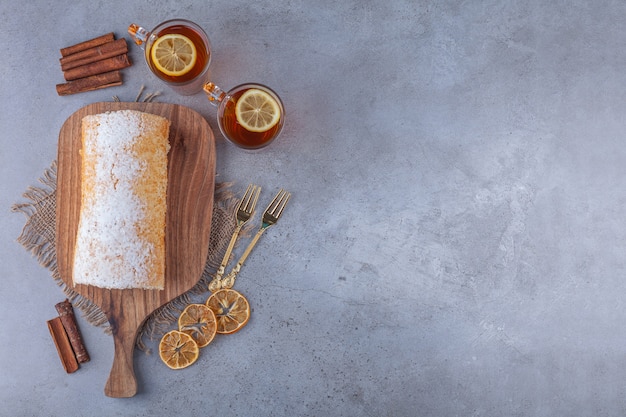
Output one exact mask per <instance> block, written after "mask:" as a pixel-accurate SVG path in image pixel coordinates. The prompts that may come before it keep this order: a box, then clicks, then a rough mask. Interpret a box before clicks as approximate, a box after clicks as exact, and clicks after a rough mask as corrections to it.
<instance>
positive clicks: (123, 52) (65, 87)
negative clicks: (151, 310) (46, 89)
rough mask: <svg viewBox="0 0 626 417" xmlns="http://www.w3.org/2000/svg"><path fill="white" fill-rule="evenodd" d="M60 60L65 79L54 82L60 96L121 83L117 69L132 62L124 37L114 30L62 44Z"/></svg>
mask: <svg viewBox="0 0 626 417" xmlns="http://www.w3.org/2000/svg"><path fill="white" fill-rule="evenodd" d="M59 61H60V63H61V70H62V71H63V76H64V78H65V81H67V82H66V83H63V84H57V86H56V89H57V94H59V95H60V96H66V95H69V94H76V93H82V92H85V91H92V90H98V89H101V88H107V87H113V86H116V85H121V84H122V75H121V73H120V70H121V69H123V68H126V67H129V66H130V65H131V63H130V60H129V59H128V45H127V44H126V39H124V38H121V39H117V40H116V39H115V35H114V34H113V33H107V34H105V35H102V36H98V37H97V38H93V39H90V40H87V41H84V42H81V43H78V44H75V45H71V46H68V47H66V48H62V49H61V58H60V60H59Z"/></svg>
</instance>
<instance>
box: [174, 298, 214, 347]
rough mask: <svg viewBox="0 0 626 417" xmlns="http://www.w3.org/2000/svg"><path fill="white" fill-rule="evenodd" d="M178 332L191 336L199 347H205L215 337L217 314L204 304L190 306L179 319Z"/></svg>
mask: <svg viewBox="0 0 626 417" xmlns="http://www.w3.org/2000/svg"><path fill="white" fill-rule="evenodd" d="M178 330H180V331H181V332H183V333H187V334H188V335H189V336H191V337H192V338H193V340H195V342H196V343H197V344H198V347H205V346H206V345H208V344H209V343H211V341H212V340H213V338H214V337H215V332H216V330H217V322H216V320H215V314H214V313H213V310H211V309H210V308H209V307H207V306H206V305H204V304H189V305H188V306H187V307H185V310H183V312H182V313H181V314H180V316H179V317H178Z"/></svg>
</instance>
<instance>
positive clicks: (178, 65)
mask: <svg viewBox="0 0 626 417" xmlns="http://www.w3.org/2000/svg"><path fill="white" fill-rule="evenodd" d="M150 56H151V58H152V63H153V64H154V66H155V67H156V68H157V69H158V70H159V71H161V72H162V73H164V74H166V75H169V76H172V77H180V76H181V75H185V74H186V73H188V72H189V71H191V69H192V68H193V66H194V65H195V63H196V59H197V56H198V53H197V51H196V46H195V45H194V44H193V42H192V41H191V39H189V38H188V37H186V36H185V35H180V34H178V33H168V34H166V35H163V36H161V37H159V38H158V39H157V40H156V41H154V44H153V45H152V48H151V49H150Z"/></svg>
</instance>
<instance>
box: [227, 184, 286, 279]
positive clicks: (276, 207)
mask: <svg viewBox="0 0 626 417" xmlns="http://www.w3.org/2000/svg"><path fill="white" fill-rule="evenodd" d="M290 197H291V193H289V192H287V191H285V190H283V189H282V188H281V189H280V191H278V194H276V197H274V199H273V200H272V202H271V203H270V204H269V206H267V209H266V210H265V213H263V221H262V223H261V227H260V228H259V231H258V232H256V235H254V237H253V238H252V241H250V244H249V245H248V247H247V248H246V250H245V251H244V252H243V254H242V255H241V258H239V261H238V262H237V265H235V267H234V268H233V270H232V271H230V272H229V273H228V275H226V277H225V278H224V279H223V280H222V288H232V287H233V285H235V279H236V278H237V274H238V273H239V271H240V270H241V267H242V265H243V263H244V261H245V260H246V258H248V255H250V252H252V248H254V245H256V243H257V242H258V241H259V238H260V237H261V235H262V234H263V232H265V231H266V230H267V229H269V228H270V227H271V226H273V225H274V224H276V222H277V221H278V219H279V218H280V215H281V214H283V210H284V209H285V206H286V205H287V201H289V198H290Z"/></svg>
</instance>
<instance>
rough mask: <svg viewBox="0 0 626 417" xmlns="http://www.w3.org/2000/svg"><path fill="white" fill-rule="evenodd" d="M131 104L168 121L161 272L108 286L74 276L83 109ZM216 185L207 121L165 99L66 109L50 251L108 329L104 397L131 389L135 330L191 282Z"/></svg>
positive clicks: (197, 272)
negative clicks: (127, 285) (128, 285)
mask: <svg viewBox="0 0 626 417" xmlns="http://www.w3.org/2000/svg"><path fill="white" fill-rule="evenodd" d="M122 109H132V110H140V111H145V112H148V113H153V114H157V115H161V116H164V117H167V118H168V119H169V120H170V121H171V122H172V124H171V127H170V137H169V141H170V145H171V149H170V152H169V155H168V188H167V219H166V238H165V239H166V242H165V244H166V249H165V251H166V271H165V288H164V289H163V290H141V289H126V290H108V289H104V288H98V287H95V286H91V285H82V284H79V285H76V286H74V284H73V281H72V264H73V259H74V246H75V242H76V233H77V230H78V220H79V215H80V182H81V178H80V177H81V174H80V164H81V156H80V150H81V147H82V144H81V123H82V118H83V117H84V116H86V115H88V114H98V113H103V112H106V111H114V110H122ZM214 190H215V140H214V137H213V133H212V131H211V129H210V127H209V125H208V123H207V122H206V120H205V119H204V118H203V117H202V116H201V115H200V114H199V113H197V112H195V111H193V110H191V109H189V108H186V107H184V106H180V105H175V104H165V103H116V102H111V103H94V104H90V105H88V106H86V107H83V108H81V109H79V110H78V111H76V112H75V113H74V114H72V115H71V116H70V117H69V118H68V119H67V120H66V122H65V123H64V124H63V126H62V127H61V131H60V133H59V149H58V173H57V218H56V222H57V224H56V227H57V233H56V251H57V262H58V270H59V273H60V275H61V278H62V280H63V281H64V282H65V283H66V284H67V285H68V286H70V287H71V288H74V290H76V291H77V292H78V293H79V294H81V295H82V296H83V297H85V298H87V299H88V300H90V301H92V302H93V303H94V304H96V305H97V306H99V307H100V308H101V309H102V311H103V312H104V313H105V314H106V316H107V318H108V319H109V322H110V324H111V326H112V329H113V340H114V345H115V356H114V358H113V366H112V368H111V373H110V375H109V379H108V381H107V383H106V386H105V394H106V395H108V396H110V397H131V396H133V395H135V394H136V392H137V381H136V378H135V372H134V367H133V350H134V347H135V340H136V337H137V331H138V329H139V327H140V325H141V324H142V323H143V321H144V320H145V319H146V318H147V316H148V315H150V313H152V312H153V311H154V310H155V309H157V308H158V307H160V306H162V305H164V304H166V303H167V302H169V301H170V300H172V299H174V298H175V297H177V296H178V295H180V294H182V293H184V292H186V291H187V290H189V289H190V288H191V287H193V286H194V285H195V284H196V283H197V282H198V281H199V279H200V277H201V275H202V271H203V268H204V265H205V262H206V258H207V252H208V247H209V235H210V229H211V214H212V207H213V192H214Z"/></svg>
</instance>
